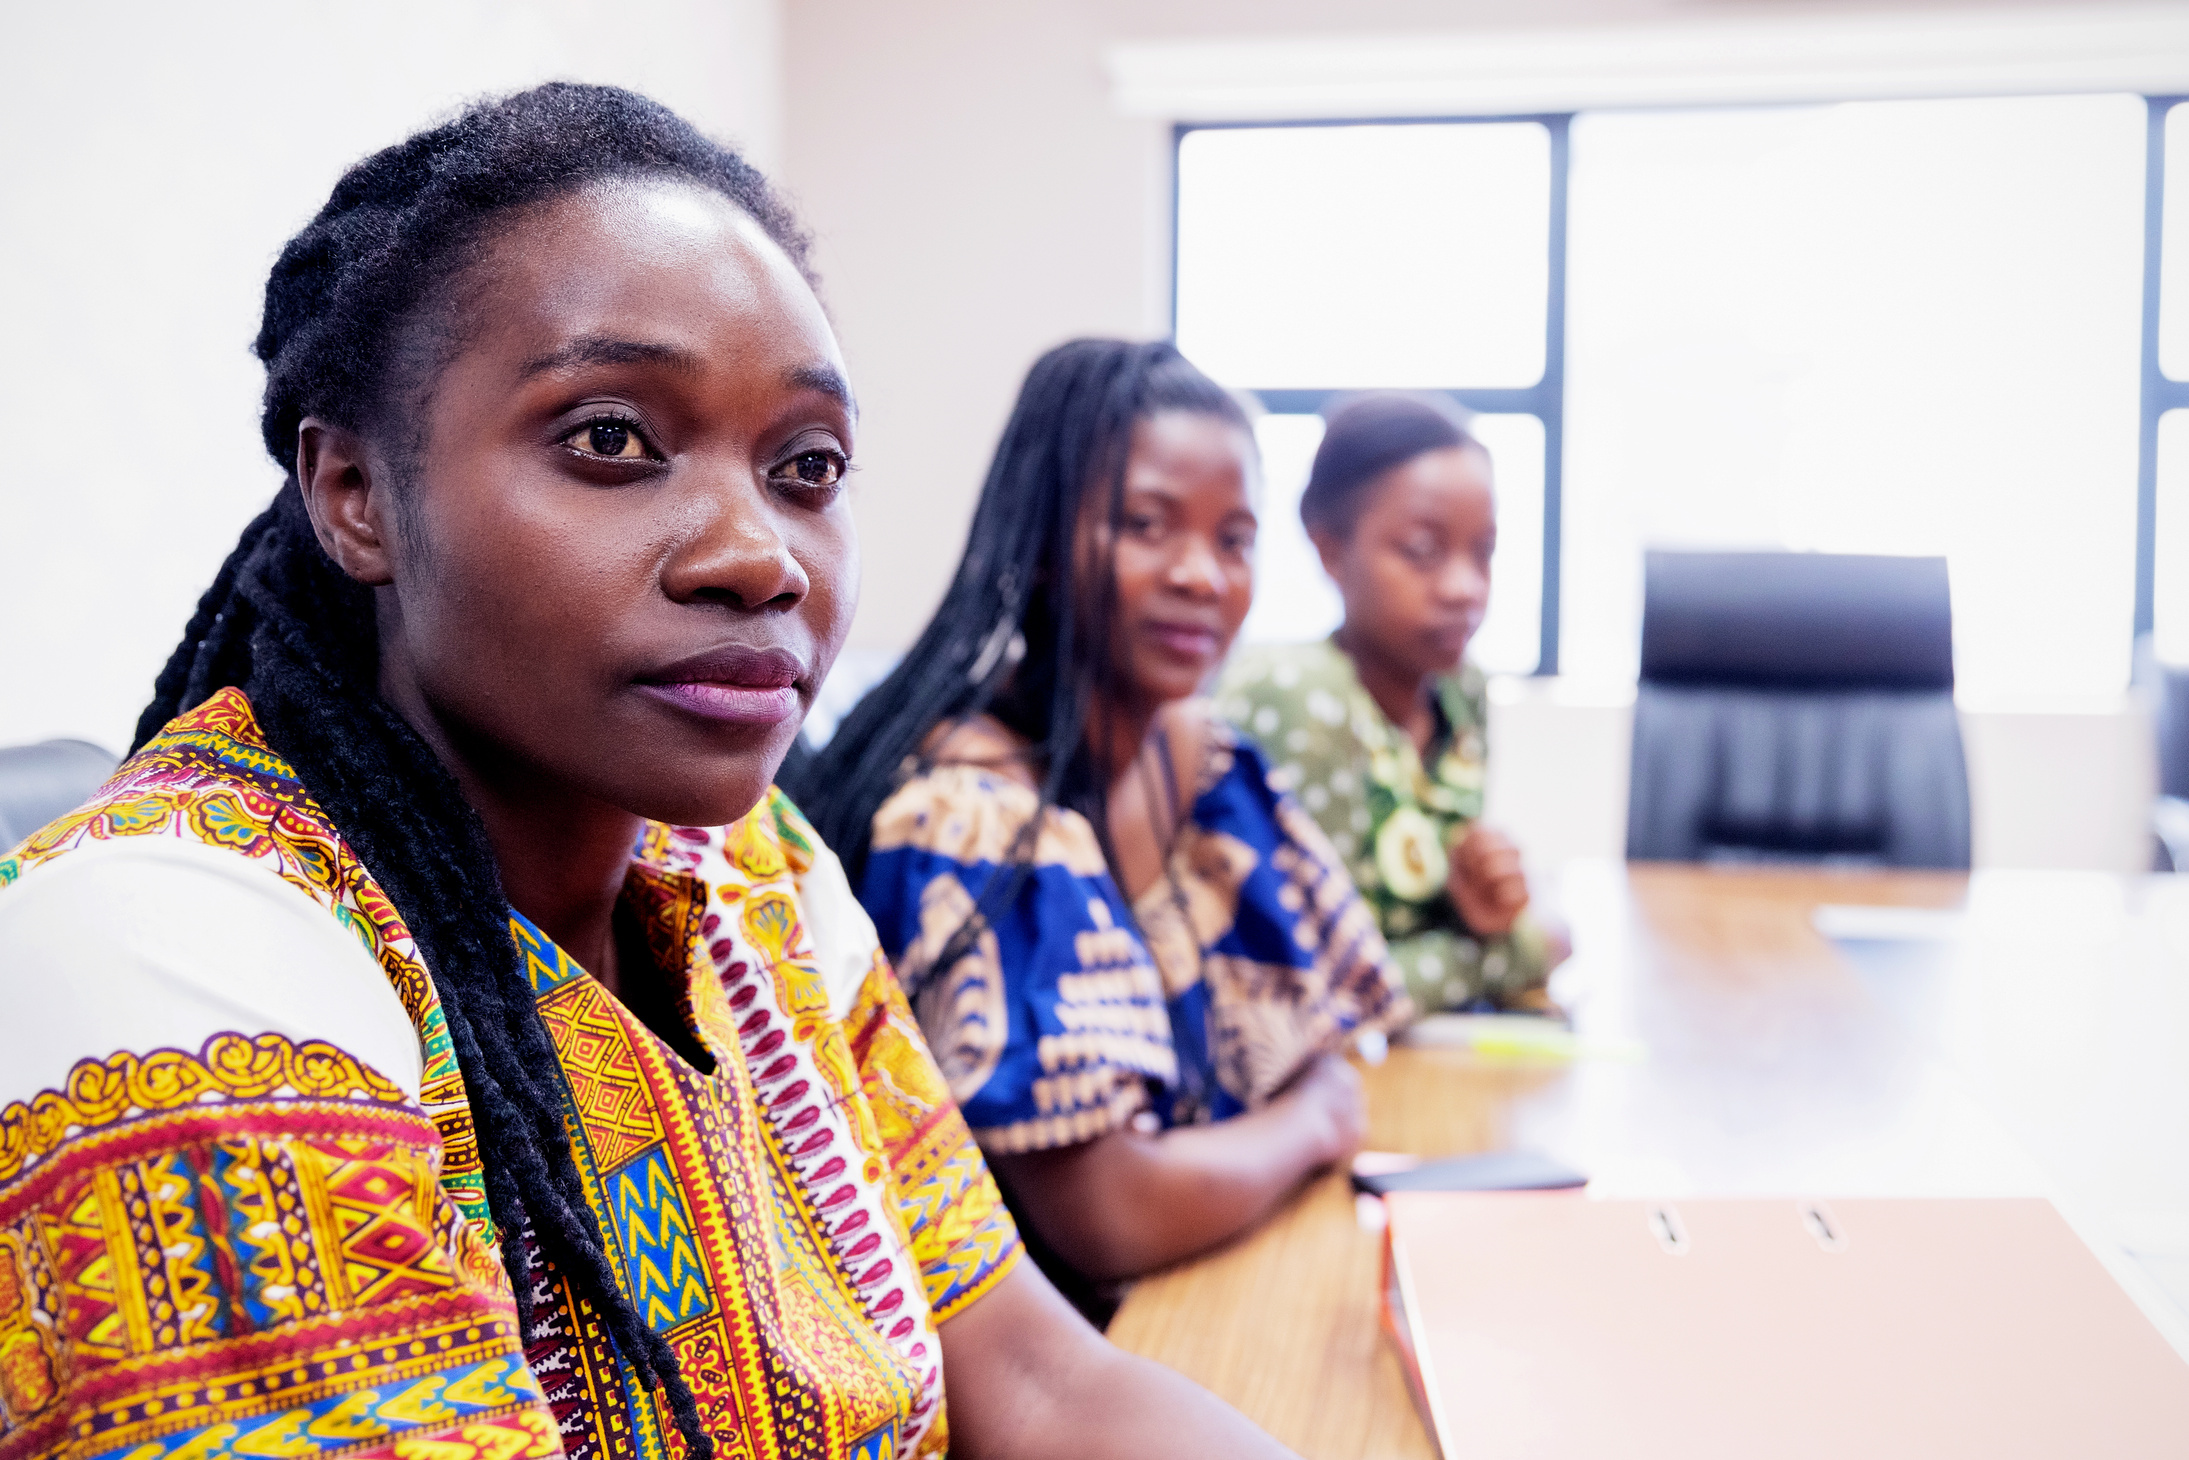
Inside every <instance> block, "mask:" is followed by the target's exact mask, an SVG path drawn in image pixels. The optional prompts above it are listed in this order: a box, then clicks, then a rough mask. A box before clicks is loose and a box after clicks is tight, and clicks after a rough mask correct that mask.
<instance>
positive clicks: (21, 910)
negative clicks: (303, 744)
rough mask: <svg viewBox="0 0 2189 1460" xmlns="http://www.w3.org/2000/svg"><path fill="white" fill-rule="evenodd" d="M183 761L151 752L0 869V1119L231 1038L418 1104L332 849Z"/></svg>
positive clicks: (407, 1053)
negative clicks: (301, 1058) (5, 1108)
mask: <svg viewBox="0 0 2189 1460" xmlns="http://www.w3.org/2000/svg"><path fill="white" fill-rule="evenodd" d="M236 698H241V696H236ZM199 720H204V716H199ZM236 729H241V727H236ZM171 731H173V727H171ZM186 733H188V735H197V738H199V740H201V744H197V746H195V749H199V751H204V753H206V755H208V757H217V755H221V753H241V755H243V757H245V760H252V757H254V755H256V751H254V749H252V738H247V735H245V738H234V735H228V733H225V731H219V729H212V727H208V725H201V722H199V725H193V727H186ZM260 744H263V742H260ZM188 749H193V746H190V744H188V742H177V735H175V733H164V735H162V738H155V740H153V744H151V746H147V753H144V755H140V757H134V760H131V762H125V764H123V768H120V770H118V773H116V777H114V779H112V781H109V784H107V788H103V790H101V792H99V795H94V797H92V801H88V803H85V806H83V808H79V810H74V812H70V814H68V816H61V819H57V821H55V823H48V825H46V827H44V830H39V832H37V834H33V836H31V838H28V841H26V843H24V845H22V847H20V849H18V851H15V856H11V858H7V860H0V970H4V972H0V1000H4V1003H7V1007H9V1009H11V1011H13V1018H11V1020H7V1024H4V1027H0V1103H7V1101H18V1099H28V1097H31V1094H33V1092H35V1090H42V1088H59V1086H61V1084H63V1081H66V1079H68V1070H70V1066H74V1064H77V1062H81V1059H103V1062H109V1064H112V1062H114V1059H134V1057H149V1055H153V1053H155V1051H166V1057H175V1059H184V1062H190V1059H195V1057H199V1053H201V1051H210V1048H212V1044H215V1042H219V1040H236V1038H245V1040H254V1042H256V1044H260V1046H265V1048H267V1051H271V1048H276V1046H280V1048H287V1051H302V1048H306V1046H315V1048H324V1051H333V1053H335V1055H339V1059H348V1062H355V1064H357V1066H361V1068H363V1070H370V1073H372V1075H374V1077H379V1079H383V1081H392V1088H396V1090H401V1092H403V1094H405V1097H409V1099H416V1097H418V1090H420V1079H422V1053H420V1042H418V1033H416V1027H414V1022H412V1016H409V1011H407V1009H405V1005H403V1000H401V996H398V987H396V983H394V978H392V970H387V967H383V963H381V959H379V957H377V950H381V948H385V943H387V939H390V937H392V935H390V932H387V928H385V926H381V924H374V922H372V919H370V917H366V915H363V913H361V911H359V900H357V895H355V889H352V887H348V878H346V876H344V869H346V867H344V851H341V849H339V845H337V843H335V841H333V834H331V832H326V834H324V836H322V827H317V825H313V821H311V816H309V806H302V803H280V801H276V792H278V790H280V788H278V786H269V784H265V779H263V777H260V779H252V777H245V775H241V773H236V775H221V770H219V766H217V764H215V760H204V757H201V760H190V757H188V755H186V751H188ZM267 760H271V757H267ZM184 762H188V764H184ZM274 764H278V762H274ZM401 943H403V946H401V948H385V950H387V952H392V954H403V952H407V935H405V937H403V939H401ZM398 961H401V959H398ZM405 972H407V965H405ZM420 976H422V974H420ZM260 1053H265V1051H260Z"/></svg>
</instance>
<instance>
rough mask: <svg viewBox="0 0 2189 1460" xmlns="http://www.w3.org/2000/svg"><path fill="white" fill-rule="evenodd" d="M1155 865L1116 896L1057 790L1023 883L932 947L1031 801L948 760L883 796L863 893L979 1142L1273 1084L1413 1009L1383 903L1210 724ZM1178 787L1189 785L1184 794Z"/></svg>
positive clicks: (1001, 867) (1228, 1104)
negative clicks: (1202, 754)
mask: <svg viewBox="0 0 2189 1460" xmlns="http://www.w3.org/2000/svg"><path fill="white" fill-rule="evenodd" d="M1214 728H1216V729H1217V730H1218V732H1219V733H1218V734H1217V736H1216V737H1215V738H1214V739H1213V740H1212V743H1211V745H1210V748H1209V756H1208V761H1207V763H1206V764H1205V765H1203V766H1201V767H1199V768H1198V775H1197V776H1191V777H1188V778H1186V779H1185V780H1184V782H1183V784H1182V785H1177V784H1175V783H1174V786H1173V788H1172V793H1173V796H1174V798H1175V799H1176V800H1178V801H1179V802H1181V803H1183V804H1185V805H1187V806H1190V810H1189V812H1188V814H1187V815H1185V816H1183V817H1178V818H1174V821H1175V824H1178V825H1179V826H1180V828H1181V829H1180V833H1179V836H1178V838H1177V841H1176V843H1175V845H1174V846H1173V847H1172V849H1171V852H1170V854H1169V856H1168V858H1167V869H1166V875H1165V877H1164V878H1163V880H1161V881H1159V882H1157V883H1156V884H1155V885H1154V886H1153V887H1152V888H1150V889H1149V891H1148V892H1147V893H1146V894H1145V895H1144V896H1143V897H1141V898H1140V900H1139V902H1138V904H1137V905H1135V906H1128V905H1127V903H1126V901H1125V897H1124V895H1123V893H1122V892H1120V891H1119V889H1118V886H1117V883H1116V882H1115V881H1114V880H1113V879H1112V877H1111V875H1110V870H1109V867H1108V865H1107V863H1106V862H1105V861H1104V859H1103V855H1102V849H1101V846H1100V844H1099V843H1098V842H1097V841H1096V839H1095V834H1094V828H1093V827H1091V826H1090V825H1089V824H1088V823H1087V820H1086V818H1084V817H1082V816H1080V815H1078V814H1077V813H1075V812H1070V811H1064V810H1060V809H1057V808H1054V807H1052V808H1051V809H1050V810H1049V811H1048V812H1047V813H1046V814H1045V815H1044V816H1043V818H1042V821H1041V824H1040V827H1039V829H1038V831H1037V833H1036V834H1035V835H1034V836H1033V837H1032V838H1031V841H1032V847H1031V852H1032V862H1031V865H1030V866H1028V867H1026V868H1025V869H1024V870H1023V872H1022V873H1020V874H1018V875H1019V883H1018V887H1017V890H1016V892H1015V893H1011V894H1010V895H1009V898H1008V901H1007V902H1004V903H1003V904H1002V905H1001V906H999V907H997V908H995V909H993V910H991V911H989V913H988V916H987V920H986V925H985V926H983V927H980V928H979V929H978V935H977V936H974V937H972V939H971V945H970V947H969V948H968V950H967V951H966V952H965V954H964V955H963V956H961V957H959V958H958V959H957V960H956V961H955V962H953V963H952V964H951V965H950V966H949V967H948V968H947V969H946V970H944V971H943V972H942V973H941V974H939V975H934V976H930V970H931V969H932V967H933V965H934V964H935V962H936V958H937V954H938V953H939V952H940V951H941V950H942V949H943V948H944V946H945V945H946V944H948V943H949V942H950V941H951V940H952V938H953V937H954V936H955V935H957V934H958V933H959V930H960V929H961V928H965V927H966V925H967V919H968V917H970V916H971V914H972V912H973V910H974V908H975V906H976V905H977V904H979V903H980V901H981V899H982V898H983V897H984V896H985V895H987V893H988V892H989V889H990V888H991V887H992V886H995V885H996V882H997V879H999V878H1002V879H1005V884H1004V890H999V892H998V893H997V896H998V898H1002V897H1003V896H1004V895H1005V892H1006V891H1008V887H1009V882H1010V879H1012V878H1013V876H1014V871H1013V867H1012V863H1013V860H1014V856H1015V854H1016V853H1017V851H1018V849H1019V848H1020V845H1021V842H1022V836H1021V833H1023V832H1024V831H1025V830H1026V828H1027V826H1028V825H1029V823H1030V822H1031V821H1032V819H1033V817H1034V814H1035V811H1036V809H1037V800H1036V797H1035V794H1034V792H1033V791H1032V790H1030V789H1028V788H1027V787H1026V786H1025V785H1023V784H1021V783H1020V782H1018V781H1015V780H1012V779H1010V778H1009V777H1007V776H1003V775H999V774H996V773H995V772H993V771H989V770H984V769H982V768H980V767H978V766H972V765H940V766H936V767H933V768H932V769H929V770H927V771H926V772H924V773H922V774H920V775H918V776H915V777H914V778H913V779H912V780H910V781H908V782H907V783H906V784H905V785H904V786H902V787H900V788H899V789H898V791H897V792H896V794H895V795H893V796H892V797H891V798H890V799H889V800H888V801H887V802H885V803H884V804H883V806H882V809H881V810H880V811H879V812H877V813H876V814H875V818H874V841H873V850H872V852H871V854H870V856H869V858H868V862H867V868H866V873H865V875H864V877H863V878H862V879H861V883H860V898H861V900H862V901H863V902H864V903H865V904H866V907H867V910H868V911H869V912H870V913H872V914H873V915H874V921H875V924H876V926H877V928H878V929H879V931H880V933H881V938H882V946H883V948H884V949H885V950H892V951H893V953H894V960H895V962H896V966H897V968H898V971H899V976H900V977H901V978H903V980H904V982H905V987H906V988H907V989H908V990H909V991H910V992H911V996H912V1006H913V1008H914V1010H916V1011H917V1013H918V1014H919V1018H920V1026H921V1028H922V1029H924V1030H925V1031H926V1033H927V1037H928V1042H929V1044H930V1045H931V1046H932V1047H933V1048H934V1050H935V1051H936V1058H937V1059H938V1061H939V1062H940V1063H941V1065H942V1069H943V1073H944V1075H945V1077H946V1078H947V1079H948V1080H949V1082H950V1089H951V1092H952V1093H953V1094H955V1095H956V1096H957V1097H958V1100H959V1102H960V1103H961V1104H962V1105H963V1106H964V1108H965V1115H966V1119H967V1120H968V1121H970V1122H971V1123H972V1125H973V1130H974V1134H975V1135H976V1136H977V1137H978V1138H979V1139H980V1141H981V1143H982V1144H983V1145H984V1146H987V1147H988V1148H990V1149H991V1150H996V1151H1003V1152H1017V1151H1031V1150H1042V1149H1046V1148H1050V1147H1055V1146H1066V1145H1073V1144H1076V1143H1078V1142H1081V1141H1087V1140H1092V1139H1094V1138H1095V1137H1096V1136H1099V1135H1103V1134H1105V1133H1107V1132H1109V1131H1111V1130H1114V1129H1117V1128H1118V1127H1119V1126H1122V1125H1124V1124H1126V1123H1127V1122H1128V1121H1130V1120H1132V1119H1133V1118H1134V1117H1135V1116H1136V1115H1138V1114H1139V1113H1140V1112H1142V1111H1143V1110H1149V1109H1151V1108H1152V1111H1153V1113H1154V1115H1155V1116H1156V1118H1157V1119H1159V1120H1160V1121H1162V1122H1163V1123H1164V1124H1166V1125H1177V1124H1185V1123H1189V1122H1195V1121H1208V1120H1222V1119H1224V1118H1226V1117H1228V1116H1231V1115H1236V1114H1238V1113H1239V1112H1241V1111H1243V1110H1248V1109H1252V1108H1254V1107H1255V1106H1258V1105H1260V1104H1261V1103H1262V1102H1264V1101H1266V1100H1267V1099H1268V1098H1269V1097H1270V1096H1271V1095H1272V1094H1274V1093H1275V1092H1276V1091H1277V1090H1278V1089H1279V1088H1280V1087H1281V1086H1282V1085H1283V1084H1284V1083H1285V1081H1286V1080H1288V1079H1290V1078H1291V1077H1292V1076H1293V1075H1294V1074H1295V1073H1297V1072H1298V1071H1299V1070H1300V1068H1301V1067H1302V1066H1303V1065H1305V1064H1306V1063H1307V1062H1308V1061H1309V1060H1311V1059H1312V1058H1314V1057H1315V1056H1316V1055H1318V1054H1321V1053H1323V1052H1325V1051H1327V1050H1331V1049H1334V1048H1335V1047H1337V1045H1338V1044H1339V1043H1340V1042H1341V1041H1342V1040H1343V1039H1344V1038H1345V1036H1346V1035H1347V1034H1348V1033H1349V1032H1350V1031H1352V1030H1354V1029H1356V1028H1360V1027H1363V1026H1367V1027H1385V1026H1389V1025H1392V1024H1396V1023H1398V1022H1401V1021H1402V1020H1403V1019H1404V1018H1405V1017H1406V1012H1407V1011H1406V1006H1405V998H1404V996H1403V995H1402V994H1401V993H1400V991H1399V985H1398V978H1397V975H1396V973H1395V972H1394V971H1393V970H1392V968H1391V966H1390V960H1389V958H1388V957H1387V956H1386V955H1385V952H1384V947H1383V939H1382V938H1381V937H1380V936H1378V935H1377V932H1376V927H1375V920H1374V917H1373V916H1372V915H1371V914H1370V912H1369V910H1368V907H1367V905H1366V904H1365V903H1363V902H1362V901H1361V899H1360V897H1359V895H1358V894H1357V893H1355V892H1354V890H1353V885H1352V883H1351V882H1350V881H1348V880H1347V878H1346V875H1345V868H1344V866H1343V865H1342V864H1341V863H1340V862H1339V860H1338V858H1337V856H1336V854H1335V853H1333V852H1332V851H1331V849H1330V845H1329V843H1328V842H1327V841H1326V840H1325V839H1324V837H1323V835H1322V833H1321V832H1320V831H1318V830H1317V829H1316V827H1315V824H1314V823H1313V822H1312V821H1311V820H1309V819H1308V817H1306V816H1305V815H1304V814H1302V813H1301V812H1300V810H1299V808H1298V807H1296V806H1294V805H1293V804H1292V802H1291V801H1290V799H1288V798H1287V797H1284V796H1281V795H1279V794H1278V793H1277V792H1276V791H1275V790H1273V789H1272V788H1271V787H1270V784H1269V778H1268V775H1267V773H1266V768H1265V767H1264V765H1263V763H1262V759H1261V756H1260V755H1259V754H1258V753H1257V752H1256V751H1255V749H1254V747H1253V746H1252V745H1248V744H1242V743H1238V742H1237V741H1236V740H1235V738H1234V737H1233V736H1232V735H1231V734H1230V733H1229V732H1228V731H1227V730H1223V728H1222V727H1221V726H1216V727H1214ZM1181 793H1182V794H1181Z"/></svg>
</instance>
